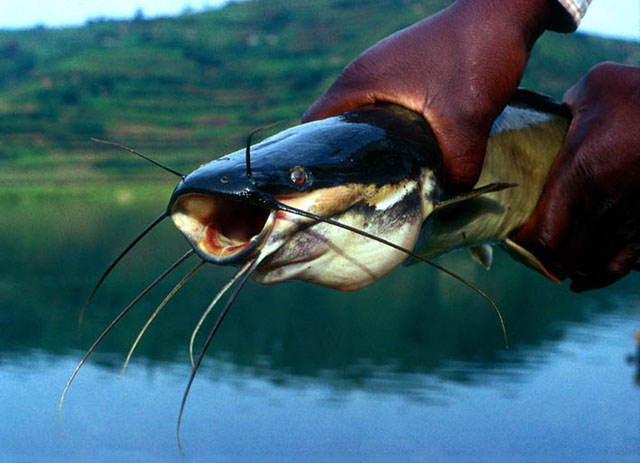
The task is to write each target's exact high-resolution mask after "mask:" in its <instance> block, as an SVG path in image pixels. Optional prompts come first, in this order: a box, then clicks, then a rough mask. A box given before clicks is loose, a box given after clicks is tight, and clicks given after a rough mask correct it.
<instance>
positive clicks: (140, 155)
mask: <svg viewBox="0 0 640 463" xmlns="http://www.w3.org/2000/svg"><path fill="white" fill-rule="evenodd" d="M91 141H94V142H96V143H102V144H104V145H110V146H115V147H116V148H121V149H123V150H125V151H128V152H130V153H131V154H135V155H136V156H139V157H141V158H142V159H144V160H145V161H149V162H150V163H151V164H153V165H156V166H158V167H160V168H161V169H164V170H166V171H167V172H170V173H172V174H173V175H177V176H178V177H180V178H181V179H182V180H184V179H185V178H186V177H187V176H186V175H184V174H182V173H180V172H178V171H177V170H175V169H172V168H171V167H167V166H165V165H164V164H161V163H159V162H158V161H156V160H154V159H151V158H150V157H149V156H146V155H144V154H142V153H139V152H137V151H136V150H134V149H131V148H129V147H127V146H124V145H121V144H120V143H116V142H113V141H107V140H100V139H99V138H91Z"/></svg>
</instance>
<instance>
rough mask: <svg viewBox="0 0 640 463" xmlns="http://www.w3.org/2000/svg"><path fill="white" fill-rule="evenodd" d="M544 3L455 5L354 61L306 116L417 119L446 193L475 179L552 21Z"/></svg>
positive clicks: (480, 0) (483, 0)
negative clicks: (389, 112) (384, 113)
mask: <svg viewBox="0 0 640 463" xmlns="http://www.w3.org/2000/svg"><path fill="white" fill-rule="evenodd" d="M551 4H552V3H551V2H550V1H549V0H510V1H508V2H505V0H459V1H458V2H456V3H454V4H453V5H451V6H450V7H449V8H446V9H444V10H442V11H441V12H439V13H438V14H436V15H433V16H431V17H429V18H426V19H424V20H422V21H420V22H418V23H416V24H414V25H413V26H410V27H408V28H406V29H403V30H401V31H398V32H396V33H395V34H393V35H391V36H389V37H387V38H386V39H384V40H382V41H380V42H378V43H377V44H375V45H374V46H373V47H371V48H369V49H368V50H366V51H365V52H363V53H362V54H361V55H360V56H358V57H357V58H356V59H355V60H354V61H353V62H351V64H349V65H348V66H347V67H346V68H345V70H344V71H343V72H342V73H341V74H340V76H338V78H337V79H336V81H335V82H334V83H333V84H332V85H331V87H329V89H328V90H327V91H326V92H325V93H324V95H322V96H321V97H320V98H319V99H318V101H316V102H315V103H314V104H313V105H312V106H311V107H310V108H309V109H308V110H307V112H306V113H305V114H304V116H303V118H302V120H303V122H308V121H312V120H316V119H323V118H326V117H329V116H332V115H335V114H338V113H341V112H344V111H348V110H351V109H355V108H357V107H359V106H363V105H366V104H370V103H374V102H390V103H396V104H399V105H401V106H404V107H406V108H409V109H412V110H413V111H415V112H417V113H420V114H422V115H423V116H424V117H425V119H426V120H427V121H428V122H429V124H431V127H432V128H433V131H434V133H435V135H436V137H437V139H438V142H439V145H440V148H441V150H442V151H443V159H444V166H445V179H444V180H445V182H446V183H447V185H448V186H449V187H453V188H457V189H467V188H470V187H471V186H473V184H475V182H476V180H477V179H478V176H479V174H480V168H481V166H482V161H483V158H484V152H485V149H486V144H487V138H488V135H489V130H490V129H491V125H492V124H493V121H494V120H495V118H496V117H497V116H498V115H499V114H500V112H501V111H502V110H503V109H504V107H505V106H506V104H507V102H508V100H509V98H510V96H511V94H512V93H513V92H514V91H515V90H516V88H517V86H518V83H519V82H520V79H521V78H522V73H523V72H524V68H525V65H526V64H527V61H528V59H529V52H530V50H531V47H532V46H533V44H534V43H535V41H536V39H537V38H538V37H539V36H540V34H542V32H544V30H545V29H546V28H547V26H548V25H549V22H550V17H551V15H552V8H551V6H550V5H551Z"/></svg>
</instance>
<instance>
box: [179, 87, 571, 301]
mask: <svg viewBox="0 0 640 463" xmlns="http://www.w3.org/2000/svg"><path fill="white" fill-rule="evenodd" d="M569 120H570V116H569V114H568V111H567V110H566V108H564V107H563V106H562V105H559V104H558V103H555V102H553V101H552V100H549V99H548V98H546V97H542V96H539V95H536V94H532V93H530V92H524V91H523V92H518V93H517V94H516V95H515V96H514V98H513V99H512V101H511V103H510V105H509V106H508V107H507V108H506V109H505V111H504V112H503V113H502V114H501V115H500V117H499V118H498V119H497V121H496V123H495V124H494V126H493V129H492V132H491V135H490V138H489V142H488V145H487V154H486V158H485V162H484V165H483V169H482V173H481V176H480V179H479V181H478V185H479V186H483V185H487V184H497V183H498V182H508V183H509V184H517V185H518V186H517V187H514V188H508V189H502V190H501V191H494V192H492V193H484V191H483V190H476V191H471V192H469V193H468V194H463V195H460V196H452V195H450V194H449V192H448V191H446V189H445V188H444V187H443V185H442V182H441V177H442V175H441V173H442V156H441V152H440V150H439V147H438V143H437V140H436V138H435V136H434V134H433V132H432V131H431V128H430V127H429V125H428V124H427V122H426V121H425V120H424V119H423V118H422V117H421V116H420V115H418V114H416V113H413V112H411V111H408V110H406V109H404V108H400V107H398V106H393V105H375V106H370V107H364V108H360V109H358V110H356V111H351V112H347V113H343V114H340V115H338V116H335V117H331V118H327V119H324V120H320V121H315V122H310V123H307V124H302V125H299V126H296V127H293V128H290V129H287V130H285V131H283V132H280V133H278V134H276V135H274V136H272V137H269V138H267V139H266V140H264V141H263V142H261V143H259V144H256V145H254V146H253V147H251V151H250V154H249V153H248V152H247V151H248V148H247V151H245V150H240V151H237V152H235V153H231V154H229V155H227V156H224V157H221V158H219V159H216V160H214V161H211V162H209V163H208V164H205V165H203V166H201V167H200V168H199V169H197V170H195V171H194V172H193V173H191V174H190V175H188V176H186V178H185V179H184V180H183V181H182V182H180V184H179V185H178V187H177V188H176V189H175V191H174V193H173V195H172V197H171V200H170V202H169V206H168V213H169V214H170V215H171V218H172V219H173V221H174V223H175V224H176V226H177V227H178V228H179V229H180V231H182V233H183V234H184V235H185V237H186V238H187V240H188V241H189V243H190V244H191V245H192V247H193V248H194V250H195V251H196V252H197V253H198V254H199V255H200V257H202V258H203V259H204V260H205V261H209V262H213V263H217V264H239V263H242V262H244V261H246V260H248V259H253V258H255V259H258V261H259V265H258V266H257V268H256V271H255V272H254V274H253V277H254V279H256V280H257V281H259V282H261V283H265V284H271V283H277V282H280V281H285V280H291V279H298V280H303V281H307V282H311V283H315V284H319V285H323V286H327V287H332V288H336V289H342V290H355V289H358V288H361V287H363V286H367V285H369V284H371V283H373V282H375V281H377V280H378V279H380V278H381V277H382V276H384V275H385V274H386V273H388V272H390V271H391V270H393V269H394V268H395V267H397V266H398V265H399V264H400V263H402V262H403V261H404V260H405V259H406V254H405V253H403V252H402V251H400V250H398V249H395V248H392V247H390V246H388V245H385V244H384V243H382V242H380V241H375V240H371V239H369V238H367V237H365V236H362V235H358V234H356V233H353V232H352V231H350V230H348V229H345V228H340V227H336V226H335V225H333V224H331V223H326V222H322V221H318V220H313V219H312V218H310V217H302V216H300V215H296V214H292V213H290V212H288V211H286V210H283V209H282V208H281V207H279V206H278V205H283V204H284V205H286V206H289V207H291V208H295V209H297V210H302V211H306V212H308V213H311V214H314V215H315V216H319V217H322V218H327V219H331V220H333V221H335V222H339V223H341V224H344V225H347V226H349V227H352V228H356V229H358V230H361V231H363V232H366V233H368V234H370V235H374V236H376V237H379V238H382V239H384V240H387V241H389V242H392V243H394V244H396V245H398V246H400V247H402V248H405V249H408V250H414V251H415V252H416V253H418V254H420V255H423V256H425V257H429V258H430V257H435V256H438V255H441V254H444V253H447V252H449V251H452V250H454V249H459V248H464V247H473V246H477V245H479V244H483V243H504V244H505V245H506V246H507V247H508V248H509V249H510V250H511V251H512V252H514V253H515V254H517V255H519V256H520V257H523V259H524V260H525V261H526V262H527V263H529V264H532V265H533V266H534V267H539V263H537V262H536V261H535V258H533V256H531V255H527V253H526V251H524V250H521V249H518V247H517V245H515V244H514V243H512V242H510V240H509V236H510V235H511V234H512V233H513V232H514V231H515V230H517V229H518V228H519V227H521V226H522V225H523V224H524V223H525V222H526V220H527V219H528V218H529V217H530V215H531V213H532V212H533V208H534V207H535V204H536V202H537V200H538V198H539V196H540V193H541V191H542V187H543V185H544V182H545V180H546V176H547V174H548V171H549V169H550V167H551V164H552V163H553V160H554V158H555V156H556V155H557V153H558V151H559V149H560V147H561V145H562V142H563V140H564V136H565V134H566V130H567V128H568V124H569ZM482 193H484V194H482ZM538 269H539V270H541V269H540V268H538ZM543 270H544V269H542V271H543Z"/></svg>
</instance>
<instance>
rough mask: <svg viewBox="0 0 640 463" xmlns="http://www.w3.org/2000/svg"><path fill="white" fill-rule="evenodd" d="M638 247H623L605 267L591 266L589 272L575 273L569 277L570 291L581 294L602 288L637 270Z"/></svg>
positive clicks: (639, 254) (632, 245)
mask: <svg viewBox="0 0 640 463" xmlns="http://www.w3.org/2000/svg"><path fill="white" fill-rule="evenodd" d="M639 257H640V245H638V244H630V245H627V246H625V247H623V248H622V249H621V250H620V251H618V253H617V254H615V255H614V256H613V258H611V259H610V260H609V262H608V263H607V264H606V265H593V266H592V269H591V270H582V271H576V272H575V273H574V275H572V276H571V280H572V281H571V285H570V287H569V288H570V289H571V291H573V292H582V291H586V290H589V289H596V288H602V287H604V286H607V285H610V284H611V283H613V282H615V281H617V280H619V279H620V278H622V277H623V276H625V275H626V274H627V273H629V272H630V271H631V270H633V269H637V268H638V258H639Z"/></svg>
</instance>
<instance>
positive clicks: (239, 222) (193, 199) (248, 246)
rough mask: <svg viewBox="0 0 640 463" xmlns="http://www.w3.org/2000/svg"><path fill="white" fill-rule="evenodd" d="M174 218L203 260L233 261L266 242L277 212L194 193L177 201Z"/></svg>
mask: <svg viewBox="0 0 640 463" xmlns="http://www.w3.org/2000/svg"><path fill="white" fill-rule="evenodd" d="M171 219H172V220H173V223H174V224H175V225H176V227H178V229H179V230H180V231H181V232H182V233H183V234H184V235H185V236H186V238H187V240H188V241H189V242H190V243H191V245H192V246H193V248H194V249H195V251H196V252H197V253H198V254H199V255H200V256H201V257H202V258H203V259H204V260H206V261H209V262H214V263H217V264H221V263H229V264H231V263H236V262H238V261H239V260H240V259H241V258H243V257H244V256H247V255H248V254H249V253H250V252H251V251H252V250H253V249H255V248H256V247H257V246H258V245H259V244H260V243H261V242H263V241H264V238H265V237H266V236H267V235H268V234H269V230H270V229H271V225H272V224H273V222H274V219H275V211H270V210H268V209H264V208H262V207H258V206H253V205H251V204H248V203H246V202H241V201H234V200H232V199H227V198H221V197H217V196H210V195H205V194H198V193H192V194H186V195H183V196H180V197H179V198H178V199H177V200H176V201H175V202H174V204H173V206H172V207H171Z"/></svg>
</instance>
